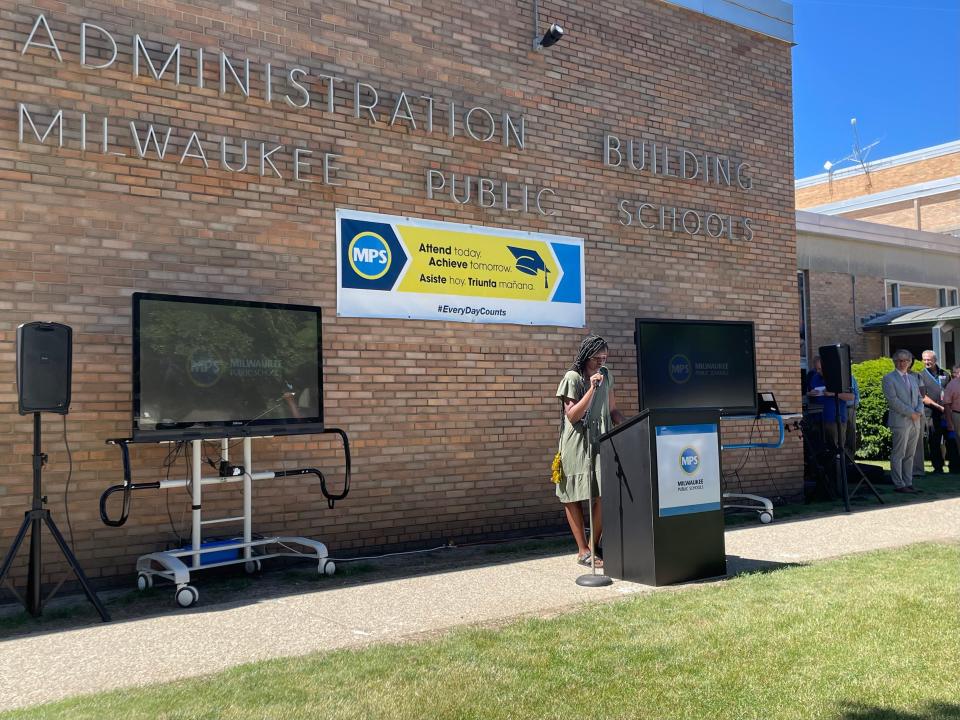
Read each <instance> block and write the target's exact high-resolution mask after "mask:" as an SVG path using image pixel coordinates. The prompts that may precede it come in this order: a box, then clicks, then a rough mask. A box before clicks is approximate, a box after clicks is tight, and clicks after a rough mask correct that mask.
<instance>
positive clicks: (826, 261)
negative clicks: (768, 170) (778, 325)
mask: <svg viewBox="0 0 960 720" xmlns="http://www.w3.org/2000/svg"><path fill="white" fill-rule="evenodd" d="M796 198H797V210H798V212H797V261H798V270H799V273H800V275H799V281H798V284H799V287H800V297H801V317H803V318H804V319H805V321H806V322H804V323H803V327H804V328H805V330H806V332H805V334H804V337H803V338H802V347H801V356H802V357H803V358H804V360H805V361H806V360H809V358H810V357H812V355H813V354H815V353H816V349H817V348H818V347H820V346H821V345H827V344H832V343H836V342H845V343H848V344H849V345H850V348H851V357H852V359H853V361H854V362H859V361H862V360H868V359H872V358H876V357H880V356H889V354H890V353H891V352H892V351H894V350H896V349H897V348H900V347H905V348H907V349H909V350H911V351H912V352H913V353H914V354H915V355H917V356H918V357H919V354H920V352H922V351H923V350H924V349H929V348H932V349H934V350H936V351H937V352H938V355H939V357H940V358H941V360H942V364H943V365H949V364H951V363H953V362H957V361H960V356H958V355H957V352H958V349H960V348H958V345H957V343H956V342H955V338H954V326H955V325H956V322H955V321H954V320H951V319H949V318H950V315H951V314H950V313H949V312H947V313H944V312H938V313H934V314H932V315H924V316H922V317H919V316H918V317H917V318H916V320H917V321H916V322H904V321H903V320H900V321H897V322H894V320H896V319H897V318H902V316H903V315H904V314H905V313H907V312H908V311H909V310H920V309H924V308H926V309H930V308H939V309H945V308H952V307H956V306H958V304H960V303H958V298H957V293H958V286H960V141H955V142H950V143H945V144H943V145H938V146H935V147H931V148H925V149H922V150H917V151H914V152H910V153H905V154H903V155H898V156H894V157H889V158H883V159H880V160H876V161H873V162H870V163H867V164H866V165H865V166H856V167H852V168H847V169H844V170H839V171H835V172H833V173H824V174H822V175H817V176H814V177H810V178H804V179H801V180H797V182H796ZM906 319H907V320H911V318H906ZM958 327H960V325H958Z"/></svg>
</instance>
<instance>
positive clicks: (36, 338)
mask: <svg viewBox="0 0 960 720" xmlns="http://www.w3.org/2000/svg"><path fill="white" fill-rule="evenodd" d="M72 361H73V329H72V328H70V327H69V326H67V325H61V324H60V323H46V322H31V323H24V324H23V325H20V326H19V327H18V328H17V402H18V403H19V409H20V414H21V415H26V414H27V413H35V412H54V413H60V414H61V415H66V414H67V413H68V412H69V410H70V376H71V370H72V367H73V366H72Z"/></svg>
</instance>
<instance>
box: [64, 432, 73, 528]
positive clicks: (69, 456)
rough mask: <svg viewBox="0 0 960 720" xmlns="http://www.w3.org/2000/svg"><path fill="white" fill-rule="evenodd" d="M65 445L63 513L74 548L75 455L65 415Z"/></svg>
mask: <svg viewBox="0 0 960 720" xmlns="http://www.w3.org/2000/svg"><path fill="white" fill-rule="evenodd" d="M63 445H64V447H65V448H66V449H67V483H66V485H64V487H63V513H64V515H66V516H67V532H68V533H69V534H70V547H73V546H74V545H73V524H72V523H71V522H70V502H69V498H70V481H71V480H72V479H73V453H71V452H70V442H69V441H68V440H67V416H66V415H63Z"/></svg>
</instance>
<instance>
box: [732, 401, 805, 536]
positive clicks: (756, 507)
mask: <svg viewBox="0 0 960 720" xmlns="http://www.w3.org/2000/svg"><path fill="white" fill-rule="evenodd" d="M759 417H760V418H761V419H767V420H774V421H775V422H776V423H777V428H778V431H779V433H780V436H779V438H778V439H777V440H776V442H756V443H737V444H732V445H722V446H721V450H744V449H750V448H773V449H776V448H779V447H783V441H784V422H789V421H791V420H799V419H800V418H801V417H802V416H801V415H799V414H793V415H780V414H777V413H762V414H761V415H760V416H759ZM727 419H729V420H747V419H751V420H752V419H754V416H753V415H735V416H732V417H729V418H727ZM722 497H723V500H724V501H725V502H724V503H723V507H724V508H737V509H741V510H753V511H755V512H756V513H757V514H758V516H759V518H760V522H762V523H763V524H764V525H766V524H767V523H771V522H773V503H772V502H771V501H770V499H769V498H765V497H761V496H760V495H750V494H748V493H729V492H725V493H723V495H722ZM727 500H743V501H747V502H749V504H744V503H742V502H741V503H736V502H726V501H727Z"/></svg>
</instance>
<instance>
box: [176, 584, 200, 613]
mask: <svg viewBox="0 0 960 720" xmlns="http://www.w3.org/2000/svg"><path fill="white" fill-rule="evenodd" d="M199 599H200V593H199V592H197V589H196V588H195V587H192V586H191V585H184V586H183V587H182V588H180V589H179V590H177V605H179V606H180V607H184V608H188V607H190V606H191V605H193V604H194V603H195V602H196V601H197V600H199Z"/></svg>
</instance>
